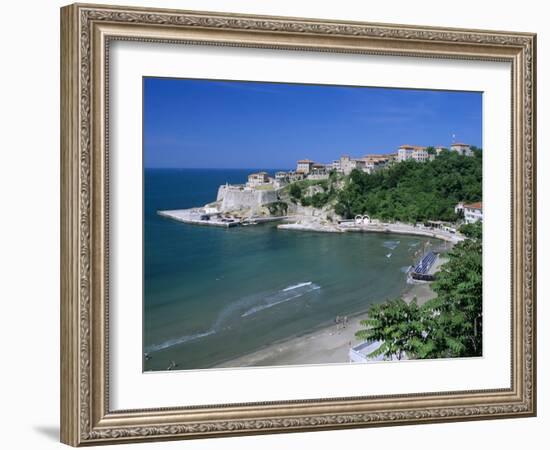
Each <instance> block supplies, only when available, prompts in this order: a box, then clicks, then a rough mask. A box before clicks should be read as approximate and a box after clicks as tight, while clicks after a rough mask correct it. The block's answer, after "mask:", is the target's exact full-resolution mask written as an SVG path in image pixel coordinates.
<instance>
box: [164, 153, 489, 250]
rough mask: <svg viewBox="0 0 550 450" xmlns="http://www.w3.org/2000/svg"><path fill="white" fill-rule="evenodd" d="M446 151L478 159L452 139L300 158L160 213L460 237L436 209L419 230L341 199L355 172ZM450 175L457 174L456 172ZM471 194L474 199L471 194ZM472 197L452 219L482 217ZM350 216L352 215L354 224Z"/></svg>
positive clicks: (224, 221)
mask: <svg viewBox="0 0 550 450" xmlns="http://www.w3.org/2000/svg"><path fill="white" fill-rule="evenodd" d="M443 154H447V155H449V156H453V154H457V155H460V156H461V157H463V158H465V159H464V163H466V159H467V160H468V161H470V162H474V161H475V159H474V158H471V159H470V157H474V156H475V154H476V153H475V147H473V146H470V145H468V144H464V143H453V144H452V145H451V146H450V148H449V149H447V148H444V147H442V146H438V147H422V146H415V145H401V146H400V147H399V148H398V149H397V151H396V152H394V153H379V154H367V155H365V156H363V157H361V158H352V157H350V156H348V155H342V156H341V157H340V158H339V159H337V160H334V161H332V162H330V163H328V164H321V163H319V162H316V161H313V160H310V159H301V160H298V161H297V162H296V169H294V170H289V171H277V172H275V174H274V176H271V175H270V174H269V173H268V172H265V171H260V172H254V173H250V174H249V175H248V177H247V182H246V183H243V184H229V183H226V184H223V185H221V186H219V188H218V193H217V196H216V199H215V200H213V201H212V202H210V203H208V204H206V205H204V206H202V207H195V208H191V209H187V210H175V211H159V212H158V213H159V214H160V215H163V216H166V217H169V218H172V219H175V220H179V221H182V222H186V223H192V224H197V225H210V226H222V227H233V226H238V225H249V224H259V223H264V222H270V221H280V220H286V221H292V222H293V223H285V224H282V225H279V228H283V229H306V230H314V231H331V232H342V231H348V230H351V229H355V228H357V227H359V228H360V229H361V230H363V231H385V232H389V231H392V230H393V231H394V232H401V233H403V232H407V233H411V234H419V233H420V235H429V236H434V229H437V230H438V231H437V232H438V233H440V235H438V237H440V238H442V239H449V240H450V241H456V239H457V235H456V229H457V228H456V223H452V222H453V220H449V219H445V218H441V217H439V216H438V215H437V214H435V215H434V214H433V213H432V214H431V216H432V217H425V218H424V220H423V221H422V223H423V224H424V226H425V227H428V228H429V230H428V228H423V229H422V230H418V229H417V228H415V227H416V224H415V223H414V222H416V220H415V221H412V222H413V223H412V224H411V223H408V222H411V221H410V220H407V221H406V222H407V223H397V222H400V221H399V220H395V219H394V220H390V222H393V225H391V227H393V228H391V227H390V225H388V223H386V222H387V220H386V221H380V220H377V219H376V220H375V219H372V218H371V217H370V216H368V215H365V209H367V208H363V207H361V211H359V212H354V208H353V207H351V209H348V210H345V208H346V205H345V202H344V203H342V201H340V200H339V194H342V193H343V192H344V191H345V190H346V189H347V188H349V182H350V180H351V177H352V176H353V174H354V173H357V174H360V175H362V176H370V175H371V174H378V173H379V174H382V173H383V172H382V171H383V170H384V169H387V170H391V168H393V167H395V166H396V165H397V164H401V163H404V162H406V161H414V162H417V163H422V166H424V164H423V163H426V162H428V161H436V159H438V158H439V157H440V155H443ZM455 159H456V158H455ZM418 168H420V166H418ZM410 169H412V168H410ZM449 175H450V176H453V174H452V173H450V174H449ZM460 183H462V182H459V185H460ZM415 191H416V189H415ZM354 195H355V197H356V198H357V195H362V194H357V193H356V194H354ZM416 195H417V194H416ZM417 196H418V195H417ZM467 197H470V199H472V195H469V196H467ZM473 197H474V198H473V199H472V200H474V201H473V202H472V201H470V202H467V201H461V200H463V199H464V198H466V197H462V196H461V197H458V198H456V203H454V205H453V207H452V208H454V217H456V218H460V217H461V218H462V222H463V223H466V224H469V223H474V222H477V221H480V220H482V217H483V215H482V204H481V202H480V201H477V200H478V199H479V198H480V197H479V196H477V195H474V196H473ZM435 200H437V199H436V198H434V201H435ZM415 202H417V200H414V199H413V200H411V201H410V203H409V204H408V206H407V207H409V206H411V207H414V205H412V204H411V203H415ZM455 205H456V206H455ZM449 206H450V205H448V206H447V208H448V207H449ZM452 208H450V211H451V212H452ZM350 218H351V219H353V220H352V221H351V222H350V221H349V219H350ZM442 219H443V220H442ZM350 227H351V228H350ZM411 227H412V228H411Z"/></svg>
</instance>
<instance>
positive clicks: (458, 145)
mask: <svg viewBox="0 0 550 450" xmlns="http://www.w3.org/2000/svg"><path fill="white" fill-rule="evenodd" d="M451 151H452V152H457V153H458V154H459V155H464V156H474V152H473V151H472V148H471V147H470V146H469V145H468V144H464V143H463V142H455V143H454V144H452V145H451Z"/></svg>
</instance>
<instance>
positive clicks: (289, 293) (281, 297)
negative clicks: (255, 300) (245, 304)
mask: <svg viewBox="0 0 550 450" xmlns="http://www.w3.org/2000/svg"><path fill="white" fill-rule="evenodd" d="M318 289H321V286H319V285H317V284H315V283H313V282H311V281H308V282H306V283H298V284H295V285H292V286H288V287H287V288H285V289H283V290H281V291H279V292H277V293H276V294H273V295H270V296H268V297H266V298H265V299H264V300H263V302H262V304H260V305H256V306H254V307H252V308H250V309H249V310H247V311H245V312H244V313H243V314H241V317H247V316H250V315H252V314H256V313H258V312H260V311H263V310H264V309H268V308H272V307H273V306H276V305H280V304H281V303H286V302H289V301H290V300H294V299H295V298H299V297H302V296H303V295H305V294H307V293H309V292H313V291H316V290H318Z"/></svg>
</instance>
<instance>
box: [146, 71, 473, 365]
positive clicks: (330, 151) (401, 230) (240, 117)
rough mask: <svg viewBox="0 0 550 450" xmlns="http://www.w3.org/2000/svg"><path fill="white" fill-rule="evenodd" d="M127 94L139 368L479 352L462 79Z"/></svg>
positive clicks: (149, 82)
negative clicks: (136, 198)
mask: <svg viewBox="0 0 550 450" xmlns="http://www.w3.org/2000/svg"><path fill="white" fill-rule="evenodd" d="M143 98H144V100H143V160H144V173H143V193H144V194H143V195H144V198H143V220H144V234H143V241H144V242H143V244H144V261H143V273H144V305H143V311H144V314H143V327H144V334H143V336H144V338H143V368H144V371H146V372H148V371H166V370H189V369H209V368H222V367H225V368H237V367H251V366H286V365H306V364H350V363H371V362H383V361H394V362H395V361H403V360H411V359H434V358H455V357H462V358H464V357H480V356H483V339H482V336H483V318H482V223H483V203H482V160H483V151H482V94H481V93H480V92H462V91H436V90H419V89H398V88H391V87H387V88H386V87H384V88H382V87H362V86H336V85H311V84H289V83H268V82H248V81H222V80H207V79H176V78H156V77H145V78H144V79H143Z"/></svg>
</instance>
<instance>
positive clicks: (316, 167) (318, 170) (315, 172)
mask: <svg viewBox="0 0 550 450" xmlns="http://www.w3.org/2000/svg"><path fill="white" fill-rule="evenodd" d="M330 169H331V167H330V165H329V167H327V166H326V165H324V164H319V163H315V164H313V165H312V166H311V171H310V172H309V174H308V176H307V177H308V179H310V180H326V179H327V178H328V176H329V174H330Z"/></svg>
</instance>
